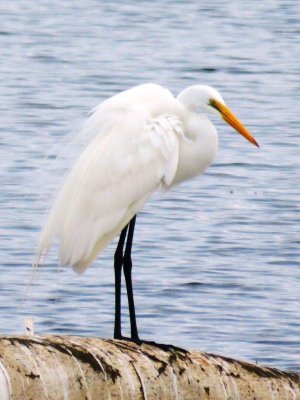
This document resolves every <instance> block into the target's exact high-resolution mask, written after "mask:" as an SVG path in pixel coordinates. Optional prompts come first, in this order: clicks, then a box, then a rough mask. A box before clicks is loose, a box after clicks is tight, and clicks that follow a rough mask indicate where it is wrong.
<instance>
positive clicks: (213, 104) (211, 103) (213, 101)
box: [208, 99, 216, 108]
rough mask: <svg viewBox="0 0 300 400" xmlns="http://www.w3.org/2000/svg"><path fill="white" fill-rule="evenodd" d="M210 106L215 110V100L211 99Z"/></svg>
mask: <svg viewBox="0 0 300 400" xmlns="http://www.w3.org/2000/svg"><path fill="white" fill-rule="evenodd" d="M208 104H209V105H210V106H212V107H213V108H216V102H215V100H214V99H209V102H208Z"/></svg>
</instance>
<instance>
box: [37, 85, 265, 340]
mask: <svg viewBox="0 0 300 400" xmlns="http://www.w3.org/2000/svg"><path fill="white" fill-rule="evenodd" d="M202 112H204V113H212V114H215V115H216V116H218V117H221V118H222V119H224V120H225V121H226V122H227V123H228V124H230V125H231V126H232V127H233V128H235V129H236V130H237V131H238V132H239V133H240V134H242V135H243V136H244V137H245V138H246V139H247V140H249V141H250V142H251V143H253V144H254V145H256V146H257V147H258V144H257V142H256V141H255V139H254V138H253V137H252V136H251V134H250V133H249V132H248V131H247V130H246V128H245V127H244V126H243V125H242V123H241V122H240V121H239V120H238V119H237V118H236V117H235V116H234V115H233V113H232V112H231V111H230V110H229V108H228V107H227V106H226V105H225V102H224V100H223V99H222V97H221V95H220V94H219V92H218V91H217V90H216V89H214V88H212V87H209V86H205V85H194V86H190V87H188V88H186V89H185V90H183V91H182V92H181V93H180V94H179V95H178V97H174V96H173V95H172V93H171V92H170V91H169V90H167V89H165V88H163V87H161V86H159V85H156V84H143V85H139V86H136V87H134V88H132V89H129V90H126V91H124V92H121V93H119V94H117V95H115V96H113V97H111V98H109V99H107V100H105V101H103V102H102V103H100V104H99V105H98V106H97V107H96V108H95V109H94V110H93V111H92V113H91V115H90V116H89V118H88V120H87V122H86V124H85V126H84V128H83V135H85V136H86V137H90V138H91V139H90V142H89V144H88V145H87V147H86V148H85V149H84V150H83V152H82V154H81V155H80V157H79V158H78V160H77V162H76V163H75V165H74V166H73V168H72V169H71V170H70V172H69V174H68V175H67V177H66V180H65V182H64V185H63V186H62V188H61V190H60V192H59V194H58V197H57V199H56V201H55V202H54V205H53V207H52V209H51V211H50V215H49V217H48V220H47V222H46V225H45V227H44V228H43V230H42V232H41V235H40V241H39V246H38V251H37V264H38V260H39V259H40V257H41V256H42V255H45V254H46V253H47V251H48V249H49V247H50V245H51V243H52V242H53V240H54V239H58V242H59V263H60V265H61V266H71V267H72V268H73V269H74V270H75V271H76V272H77V273H83V272H84V271H85V270H86V268H88V266H89V265H90V264H91V263H92V262H93V261H94V260H95V258H96V257H97V256H98V255H99V253H101V251H102V250H103V249H104V248H105V247H106V246H107V245H108V244H109V243H110V242H111V241H112V240H113V239H114V237H116V236H117V235H119V234H120V233H121V235H120V239H119V243H118V246H117V250H116V253H115V261H114V269H115V327H114V337H115V338H118V339H121V338H123V336H122V333H121V316H120V309H121V299H120V296H121V273H122V267H123V268H124V276H125V281H126V287H127V295H128V303H129V311H130V322H131V340H134V341H139V337H138V330H137V325H136V318H135V310H134V301H133V293H132V282H131V269H132V262H131V246H132V240H133V232H134V225H135V219H136V214H137V213H138V212H139V210H140V209H141V208H142V207H143V205H144V204H145V202H146V201H147V200H148V198H149V197H150V196H151V194H152V193H153V192H154V191H155V190H156V189H159V188H163V189H170V188H171V187H172V186H174V185H177V184H179V183H180V182H182V181H185V180H188V179H191V178H193V177H195V176H197V175H199V174H201V173H202V172H203V171H204V170H205V169H206V168H207V167H208V166H209V164H211V162H212V161H213V159H214V157H215V155H216V151H217V147H218V135H217V131H216V129H215V127H214V125H213V124H212V123H211V122H210V120H209V119H208V118H207V117H206V116H205V115H204V114H202ZM126 234H127V242H126V246H125V251H124V253H123V248H124V245H125V239H126Z"/></svg>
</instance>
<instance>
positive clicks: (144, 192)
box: [38, 107, 183, 272]
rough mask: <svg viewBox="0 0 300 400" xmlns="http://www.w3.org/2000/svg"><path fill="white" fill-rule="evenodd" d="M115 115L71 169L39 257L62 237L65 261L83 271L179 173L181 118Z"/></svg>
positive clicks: (140, 112) (131, 112)
mask: <svg viewBox="0 0 300 400" xmlns="http://www.w3.org/2000/svg"><path fill="white" fill-rule="evenodd" d="M101 112H102V111H101ZM112 115H113V113H112V112H111V113H110V115H109V117H107V118H106V119H105V118H104V120H103V123H102V124H100V125H101V129H100V130H99V134H97V135H95V137H94V138H93V139H92V140H91V142H90V144H89V145H88V146H87V147H86V149H85V150H84V151H83V153H82V154H81V156H80V157H79V159H78V160H77V162H76V164H75V165H74V167H73V168H72V170H71V171H70V173H69V174H68V176H67V178H66V181H65V183H64V185H63V187H62V189H61V191H60V193H59V195H58V198H57V200H56V202H55V203H54V206H53V208H52V210H51V212H50V215H49V218H48V221H47V223H46V225H45V227H44V229H43V231H42V233H41V237H40V244H39V248H38V257H39V256H40V255H41V254H44V253H46V252H47V251H48V249H49V247H50V245H51V243H52V241H53V239H54V238H55V237H57V238H58V241H59V248H60V251H59V258H60V264H61V265H69V266H72V267H73V268H74V269H75V270H76V271H77V272H83V271H84V270H85V269H86V268H87V267H88V266H89V265H90V263H91V262H92V261H93V260H94V259H95V258H96V256H97V254H98V253H99V252H100V251H101V250H102V249H103V248H104V247H106V246H107V245H108V244H109V243H110V242H111V241H112V239H113V238H114V237H115V236H116V235H117V234H118V233H119V232H120V231H121V230H122V228H123V227H124V226H125V225H126V224H127V223H128V222H129V221H130V219H131V218H132V217H133V216H134V215H135V214H136V213H137V212H138V210H139V209H140V208H141V207H142V206H143V204H144V203H145V201H146V200H147V198H148V197H149V196H150V195H151V194H152V193H153V191H154V190H155V189H156V188H158V187H159V186H161V185H166V186H167V185H169V184H170V183H171V181H172V180H173V178H174V175H175V173H176V168H177V162H178V147H179V136H181V135H183V130H182V124H181V122H180V121H179V119H177V118H176V117H175V116H171V115H162V116H159V117H157V118H153V117H151V116H150V115H149V113H148V111H147V110H146V109H145V108H142V107H140V108H137V107H135V108H130V107H129V108H128V107H127V108H125V109H123V110H121V109H118V110H115V113H114V115H113V117H112ZM93 123H94V122H93ZM100 125H99V126H100Z"/></svg>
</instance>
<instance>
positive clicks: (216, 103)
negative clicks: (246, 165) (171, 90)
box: [178, 85, 259, 147]
mask: <svg viewBox="0 0 300 400" xmlns="http://www.w3.org/2000/svg"><path fill="white" fill-rule="evenodd" d="M178 100H179V101H180V102H181V103H182V104H183V105H184V106H185V107H187V108H188V109H189V110H190V111H197V110H199V109H202V110H205V111H209V112H211V113H213V114H215V115H217V116H218V117H220V118H222V119H223V120H224V121H226V122H227V123H228V124H229V125H231V126H232V127H233V128H234V129H235V130H236V131H238V132H239V133H240V134H241V135H242V136H244V138H245V139H247V140H248V141H249V142H250V143H252V144H254V145H255V146H257V147H259V145H258V143H257V142H256V140H255V139H254V137H253V136H252V135H251V133H250V132H249V131H248V130H247V129H246V128H245V127H244V125H243V124H242V123H241V122H240V121H239V120H238V119H237V117H236V116H235V115H234V114H233V113H232V111H231V110H230V109H229V107H227V106H226V104H225V101H224V100H223V98H222V96H221V95H220V93H219V92H218V91H217V90H216V89H214V88H213V87H211V86H206V85H194V86H190V87H188V88H186V89H185V90H183V91H182V92H181V93H180V94H179V96H178Z"/></svg>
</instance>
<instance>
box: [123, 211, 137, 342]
mask: <svg viewBox="0 0 300 400" xmlns="http://www.w3.org/2000/svg"><path fill="white" fill-rule="evenodd" d="M135 220H136V215H135V216H134V217H133V218H132V220H131V221H130V223H129V229H128V236H127V243H126V249H125V255H124V264H123V266H124V276H125V281H126V288H127V297H128V306H129V315H130V328H131V339H132V340H134V341H139V335H138V330H137V325H136V318H135V308H134V300H133V290H132V279H131V270H132V261H131V248H132V240H133V233H134V226H135Z"/></svg>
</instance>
